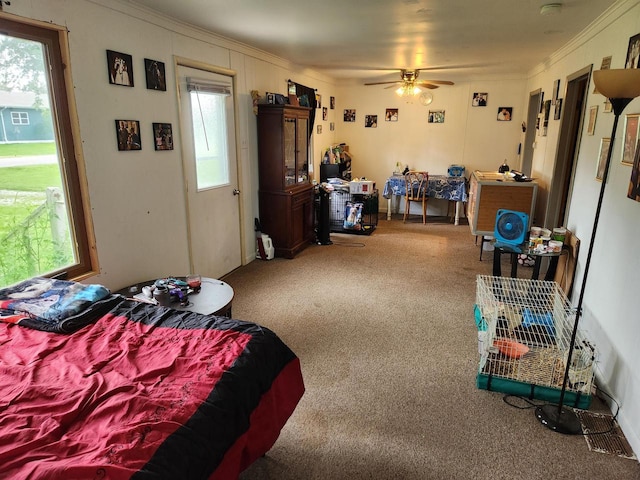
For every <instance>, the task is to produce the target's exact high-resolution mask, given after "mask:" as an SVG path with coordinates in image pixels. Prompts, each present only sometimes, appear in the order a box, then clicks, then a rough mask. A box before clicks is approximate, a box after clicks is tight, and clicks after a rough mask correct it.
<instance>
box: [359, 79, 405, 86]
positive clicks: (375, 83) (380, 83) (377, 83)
mask: <svg viewBox="0 0 640 480" xmlns="http://www.w3.org/2000/svg"><path fill="white" fill-rule="evenodd" d="M389 83H402V81H400V80H396V81H395V82H373V83H365V85H386V84H389Z"/></svg>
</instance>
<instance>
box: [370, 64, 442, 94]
mask: <svg viewBox="0 0 640 480" xmlns="http://www.w3.org/2000/svg"><path fill="white" fill-rule="evenodd" d="M419 74H420V69H419V68H417V69H415V70H404V69H403V70H400V80H395V81H391V82H372V83H365V85H387V84H390V85H389V86H388V87H385V88H393V87H394V86H395V85H398V84H399V85H400V87H399V88H398V89H397V90H396V93H397V94H398V95H400V96H408V95H417V94H419V93H421V92H422V90H421V88H429V89H435V88H438V87H439V86H440V85H454V83H453V82H450V81H448V80H418V75H419Z"/></svg>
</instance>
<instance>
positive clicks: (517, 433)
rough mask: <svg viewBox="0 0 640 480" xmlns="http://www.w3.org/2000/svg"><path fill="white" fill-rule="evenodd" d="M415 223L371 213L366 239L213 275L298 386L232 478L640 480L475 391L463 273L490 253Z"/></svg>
mask: <svg viewBox="0 0 640 480" xmlns="http://www.w3.org/2000/svg"><path fill="white" fill-rule="evenodd" d="M417 218H418V217H415V219H417ZM415 219H412V220H411V223H407V224H403V223H402V221H401V220H398V219H396V218H394V220H392V221H390V222H389V221H387V220H386V219H382V217H381V220H380V222H379V224H378V228H377V230H376V231H375V232H374V233H373V234H372V235H371V236H358V235H346V234H331V240H332V241H333V242H334V243H333V245H326V246H320V245H312V246H310V247H309V248H307V249H306V250H304V251H303V252H302V253H300V254H299V255H298V256H297V257H296V258H295V259H293V260H284V259H279V258H276V259H274V260H271V261H260V260H256V261H254V262H252V263H251V264H249V265H247V266H245V267H242V268H240V269H238V270H237V271H235V272H233V273H232V274H230V275H228V276H227V277H226V278H225V281H226V282H228V283H229V284H230V285H231V286H232V287H233V288H234V290H235V297H234V300H233V316H234V317H235V318H239V319H243V320H250V321H255V322H257V323H260V324H262V325H264V326H266V327H268V328H270V329H272V330H274V331H275V332H276V333H277V334H278V335H279V336H280V337H281V338H282V339H283V340H284V341H285V342H286V343H287V344H288V345H289V346H290V347H291V348H292V350H293V351H294V352H295V353H296V354H297V355H298V356H299V357H300V359H301V363H302V369H303V374H304V378H305V384H306V393H305V395H304V397H303V399H302V400H301V402H300V404H299V406H298V408H297V409H296V411H295V412H294V414H293V416H292V417H291V418H290V419H289V422H288V423H287V425H286V426H285V428H284V429H283V431H282V433H281V435H280V438H279V439H278V441H277V443H276V444H275V446H274V447H273V448H272V449H271V451H270V452H269V453H268V454H267V455H266V456H265V457H263V458H261V459H259V460H258V461H257V462H256V463H254V464H253V465H252V466H251V467H250V468H249V469H248V470H247V471H245V472H244V473H243V475H242V476H241V479H242V480H254V479H255V480H262V479H274V480H275V479H278V480H288V479H296V480H304V479H318V480H320V479H322V480H328V479H332V480H338V479H434V480H448V479H476V480H484V479H487V480H489V479H491V480H496V479H512V478H518V479H525V480H528V479H580V480H585V479H599V478H616V479H640V465H639V464H638V462H636V461H634V460H629V459H623V458H619V457H616V456H613V455H606V454H602V453H595V452H590V451H589V449H588V446H587V443H586V442H585V439H584V438H583V437H582V436H565V435H562V434H558V433H554V432H552V431H550V430H548V429H547V428H545V427H544V426H542V425H541V424H540V423H539V422H538V421H537V420H536V418H535V415H534V412H533V410H532V409H517V408H514V407H513V406H510V405H508V404H507V403H505V402H504V401H503V394H500V393H494V392H487V391H484V390H478V389H477V388H476V386H475V375H476V370H477V365H478V353H477V333H476V327H475V324H474V319H473V304H474V301H475V283H476V275H477V274H483V275H490V274H491V264H492V255H491V253H487V252H485V254H484V255H483V260H482V261H479V258H478V257H479V247H478V246H476V245H475V244H474V237H473V236H472V235H471V234H470V231H469V227H468V226H467V225H460V226H454V225H453V224H451V223H449V222H448V221H447V220H446V219H433V218H430V219H429V223H428V224H427V225H426V226H425V225H422V224H421V223H418V221H419V220H415ZM503 271H508V267H503ZM527 273H528V272H527V269H522V268H521V274H523V275H526V274H527ZM598 403H599V402H594V407H598V405H597V404H598ZM522 404H523V405H526V404H525V403H524V402H522ZM600 408H602V407H601V404H600Z"/></svg>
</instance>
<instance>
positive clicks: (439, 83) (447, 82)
mask: <svg viewBox="0 0 640 480" xmlns="http://www.w3.org/2000/svg"><path fill="white" fill-rule="evenodd" d="M420 82H428V83H435V84H436V85H455V83H453V82H450V81H449V80H419V81H418V83H420Z"/></svg>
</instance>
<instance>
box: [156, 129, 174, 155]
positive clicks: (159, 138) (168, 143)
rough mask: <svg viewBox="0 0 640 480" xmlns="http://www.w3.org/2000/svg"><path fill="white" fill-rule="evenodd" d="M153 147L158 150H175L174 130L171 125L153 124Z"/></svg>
mask: <svg viewBox="0 0 640 480" xmlns="http://www.w3.org/2000/svg"><path fill="white" fill-rule="evenodd" d="M153 146H154V148H155V149H156V150H173V129H172V128H171V124H170V123H153Z"/></svg>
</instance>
